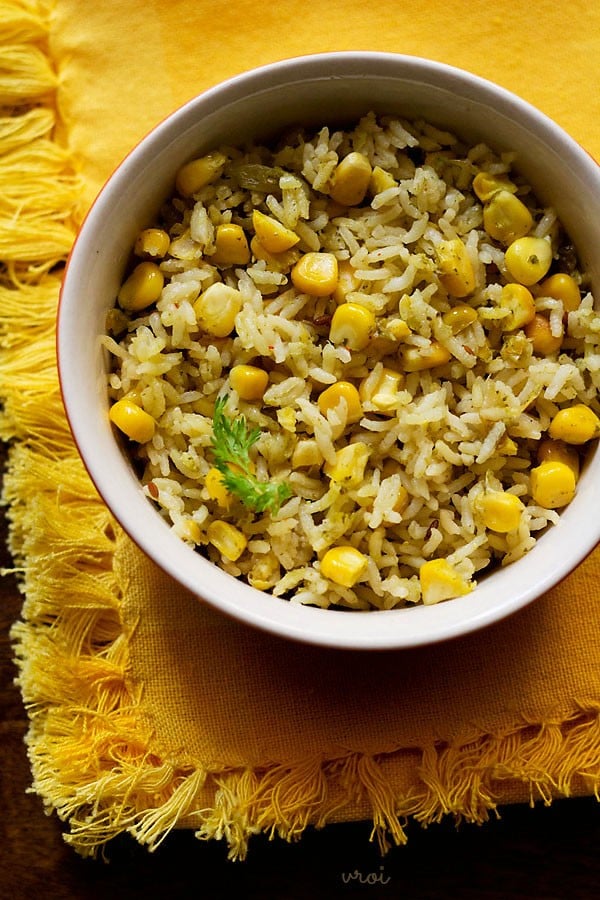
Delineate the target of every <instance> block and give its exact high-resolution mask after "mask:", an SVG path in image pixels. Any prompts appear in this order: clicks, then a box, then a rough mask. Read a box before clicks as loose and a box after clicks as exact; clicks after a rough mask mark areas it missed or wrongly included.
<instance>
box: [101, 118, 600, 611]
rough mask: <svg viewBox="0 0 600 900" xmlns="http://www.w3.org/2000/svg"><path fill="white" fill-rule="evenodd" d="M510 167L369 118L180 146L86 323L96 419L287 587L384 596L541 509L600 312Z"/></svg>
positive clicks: (428, 590) (593, 426)
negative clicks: (168, 182)
mask: <svg viewBox="0 0 600 900" xmlns="http://www.w3.org/2000/svg"><path fill="white" fill-rule="evenodd" d="M513 162H516V163H518V160H517V161H515V160H513V157H512V156H511V154H508V153H504V154H500V155H497V154H495V153H494V152H492V151H491V150H490V149H489V148H488V147H486V146H483V145H481V144H480V145H477V146H465V145H464V144H462V143H461V142H460V141H459V140H458V139H457V138H456V137H455V136H453V135H452V134H448V133H446V132H442V131H439V130H437V129H436V128H433V127H431V126H430V125H428V124H425V123H422V122H405V121H400V120H398V119H393V118H384V117H383V118H377V117H376V116H375V115H373V114H370V115H367V116H366V117H365V118H363V119H362V120H361V121H360V122H359V123H358V124H357V125H356V127H355V128H353V129H352V130H348V131H335V130H332V129H329V128H327V127H323V128H321V129H320V130H319V131H316V132H315V133H310V134H309V133H304V132H302V131H300V130H298V131H295V132H293V133H289V134H286V135H285V136H284V137H283V138H282V139H281V141H280V143H279V144H277V145H273V146H272V147H263V146H250V147H247V148H245V149H239V148H231V147H222V148H218V149H216V150H215V151H214V152H211V153H209V154H207V155H205V156H203V157H201V158H199V159H195V160H192V161H191V162H189V163H187V164H186V165H184V166H183V168H182V169H181V170H180V171H179V172H178V173H177V178H176V185H175V191H174V195H173V197H172V199H171V200H170V201H169V202H168V203H167V204H166V205H165V206H164V208H163V209H162V211H161V213H160V216H159V217H158V219H157V221H156V223H155V225H154V227H152V228H148V229H146V230H144V231H143V232H142V233H141V234H140V235H139V237H138V239H137V242H136V245H135V249H134V252H133V256H132V263H131V266H130V268H129V270H128V272H127V273H126V279H125V281H124V283H123V285H122V288H121V290H120V293H119V297H118V301H117V303H116V305H115V308H114V309H113V310H112V311H111V313H110V314H109V318H108V323H107V334H106V336H105V338H104V344H105V346H106V348H107V349H108V350H109V351H110V353H111V354H112V355H113V360H114V364H113V366H112V371H111V373H110V376H109V391H110V397H111V402H112V406H111V410H110V417H111V420H112V421H113V423H114V424H115V425H116V426H117V427H118V428H119V429H120V430H121V431H122V432H124V434H125V435H126V436H127V438H128V447H129V449H130V452H131V457H132V459H133V461H134V464H135V466H136V467H137V468H138V470H139V474H140V478H141V480H142V483H143V485H144V490H145V492H146V494H147V496H148V498H149V499H150V500H151V501H152V502H153V503H154V504H156V506H157V507H158V509H159V510H160V512H161V514H162V515H163V516H164V517H165V519H167V520H168V521H169V522H170V523H171V525H172V528H173V529H174V531H175V532H176V534H177V535H178V536H179V537H180V538H181V539H182V540H183V541H186V542H187V543H189V544H190V545H192V546H193V547H195V548H196V549H197V551H198V552H199V553H201V554H204V555H205V556H207V557H208V558H209V559H211V560H212V561H213V562H214V563H216V564H217V565H219V566H221V567H222V568H223V569H225V570H226V571H227V572H229V573H231V574H232V575H234V576H236V577H239V578H241V579H244V580H247V581H248V582H249V583H250V584H251V585H253V586H254V587H256V588H259V589H261V590H265V591H270V592H272V593H273V594H275V595H276V596H279V597H283V598H286V599H289V600H290V601H293V602H297V603H307V604H314V605H317V606H322V607H330V606H335V607H344V608H350V609H373V608H376V609H390V608H393V607H399V606H406V605H410V604H416V603H420V602H424V603H435V602H438V601H440V600H448V599H451V598H453V597H457V596H460V595H462V594H465V593H467V592H469V591H470V590H472V589H473V587H474V585H475V583H476V580H477V579H478V578H480V577H481V575H482V574H484V573H486V572H488V571H490V570H492V569H493V568H494V567H495V566H498V565H506V564H509V563H511V562H513V561H514V560H517V559H518V558H519V557H521V556H522V555H523V554H524V553H526V552H527V551H528V550H529V549H530V548H531V547H532V546H533V544H534V543H535V540H536V537H537V536H539V534H540V533H541V532H542V531H543V530H544V529H545V528H546V527H547V526H548V525H550V524H552V523H555V522H556V521H557V517H558V515H559V511H560V510H561V509H562V508H563V507H564V506H565V505H566V504H568V503H569V501H570V500H571V499H572V497H573V496H574V494H575V492H576V490H577V480H578V473H579V466H580V462H581V460H582V458H583V455H584V454H585V452H586V448H587V446H588V445H589V442H590V441H593V440H594V439H595V438H596V437H597V435H598V433H599V428H600V422H599V419H598V418H597V415H596V413H597V412H598V411H599V407H598V399H597V388H598V385H599V380H600V375H599V372H600V349H599V342H600V317H599V316H598V315H597V314H596V313H595V312H594V308H593V299H592V296H591V294H590V293H589V290H588V286H587V284H586V277H585V273H582V272H581V271H580V270H579V268H578V262H577V259H576V257H575V254H574V251H573V248H572V247H571V245H570V243H569V240H568V237H567V235H565V233H564V232H563V230H562V228H561V225H560V223H559V222H558V221H557V218H556V216H555V214H554V212H553V210H552V209H547V208H543V207H542V206H540V204H539V202H538V200H537V199H536V197H535V196H534V194H533V193H532V191H531V189H530V188H529V187H528V185H527V184H525V183H524V182H523V180H522V178H521V177H520V176H519V175H518V174H517V171H516V169H513Z"/></svg>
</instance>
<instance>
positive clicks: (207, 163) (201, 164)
mask: <svg viewBox="0 0 600 900" xmlns="http://www.w3.org/2000/svg"><path fill="white" fill-rule="evenodd" d="M226 162H227V157H226V156H225V155H224V154H223V153H219V152H218V151H215V152H214V153H207V154H206V156H201V157H200V158H199V159H192V160H190V161H189V162H187V163H185V165H183V166H182V167H181V168H180V169H179V171H178V172H177V175H176V177H175V187H176V188H177V190H178V192H179V193H180V194H181V196H182V197H191V196H192V194H195V193H197V192H198V191H199V190H200V189H201V188H203V187H204V186H205V185H207V184H210V182H211V181H214V180H215V178H218V177H219V175H220V174H221V172H222V171H223V167H224V165H225V163H226Z"/></svg>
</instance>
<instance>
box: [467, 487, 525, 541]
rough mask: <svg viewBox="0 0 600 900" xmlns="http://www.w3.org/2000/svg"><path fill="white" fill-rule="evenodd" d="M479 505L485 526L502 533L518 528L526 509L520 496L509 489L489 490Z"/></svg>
mask: <svg viewBox="0 0 600 900" xmlns="http://www.w3.org/2000/svg"><path fill="white" fill-rule="evenodd" d="M478 506H479V510H480V512H481V515H482V518H483V524H484V525H485V527H486V528H489V529H490V531H497V532H499V533H500V534H505V533H507V532H509V531H514V530H515V529H516V528H518V527H519V524H520V522H521V515H522V513H523V510H524V509H525V507H524V506H523V504H522V502H521V501H520V500H519V498H518V497H517V496H516V495H515V494H511V493H509V492H508V491H488V492H487V493H485V494H484V495H483V497H481V498H480V500H479V504H478Z"/></svg>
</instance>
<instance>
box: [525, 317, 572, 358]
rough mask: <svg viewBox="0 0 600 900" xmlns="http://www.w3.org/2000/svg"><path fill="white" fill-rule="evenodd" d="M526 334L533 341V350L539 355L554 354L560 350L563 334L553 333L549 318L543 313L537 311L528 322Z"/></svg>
mask: <svg viewBox="0 0 600 900" xmlns="http://www.w3.org/2000/svg"><path fill="white" fill-rule="evenodd" d="M525 335H526V337H527V338H528V339H529V340H530V341H531V345H532V347H533V352H534V353H537V354H538V355H539V356H552V354H553V353H557V352H558V351H559V350H560V348H561V345H562V342H563V336H562V334H561V335H554V334H552V331H551V329H550V322H549V320H548V319H547V318H546V316H543V315H542V314H541V313H535V315H534V317H533V319H532V320H531V322H528V323H527V325H526V326H525Z"/></svg>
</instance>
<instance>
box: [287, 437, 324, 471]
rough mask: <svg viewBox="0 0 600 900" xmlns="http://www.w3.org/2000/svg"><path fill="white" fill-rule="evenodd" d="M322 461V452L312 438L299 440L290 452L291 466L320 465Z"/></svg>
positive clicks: (296, 467) (298, 467) (295, 467)
mask: <svg viewBox="0 0 600 900" xmlns="http://www.w3.org/2000/svg"><path fill="white" fill-rule="evenodd" d="M322 462H323V454H322V453H321V451H320V449H319V445H318V444H317V442H316V441H315V440H314V438H306V439H305V440H300V441H298V443H297V444H296V446H295V447H294V452H293V453H292V466H293V468H294V469H300V468H303V467H304V466H320V465H321V463H322Z"/></svg>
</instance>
